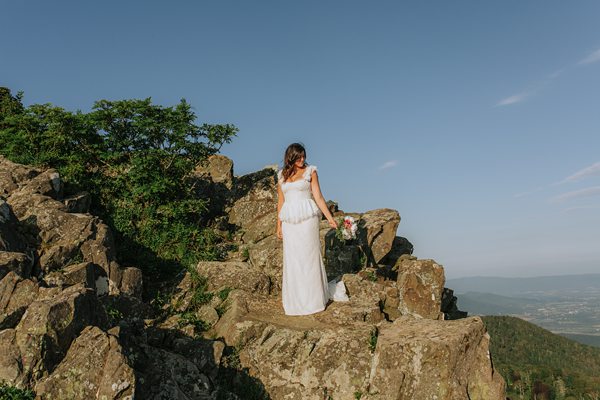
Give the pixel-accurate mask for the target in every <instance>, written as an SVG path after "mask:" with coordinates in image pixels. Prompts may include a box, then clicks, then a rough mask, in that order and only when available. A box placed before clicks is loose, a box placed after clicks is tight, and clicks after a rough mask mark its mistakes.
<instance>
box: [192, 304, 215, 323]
mask: <svg viewBox="0 0 600 400" xmlns="http://www.w3.org/2000/svg"><path fill="white" fill-rule="evenodd" d="M196 316H197V317H198V318H199V319H200V320H202V321H204V322H206V323H207V324H208V325H209V326H213V325H214V324H215V323H216V322H217V321H218V320H219V314H218V313H217V310H215V309H214V308H213V307H211V306H209V305H206V304H205V305H203V306H201V307H200V308H199V309H198V311H196Z"/></svg>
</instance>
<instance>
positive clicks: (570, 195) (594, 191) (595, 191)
mask: <svg viewBox="0 0 600 400" xmlns="http://www.w3.org/2000/svg"><path fill="white" fill-rule="evenodd" d="M592 196H600V186H592V187H589V188H585V189H580V190H574V191H572V192H567V193H563V194H561V195H558V196H555V197H553V198H552V199H551V200H552V201H554V202H560V203H562V202H564V201H567V200H573V199H579V198H582V197H592Z"/></svg>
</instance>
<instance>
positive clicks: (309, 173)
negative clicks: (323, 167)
mask: <svg viewBox="0 0 600 400" xmlns="http://www.w3.org/2000/svg"><path fill="white" fill-rule="evenodd" d="M316 170H317V166H316V165H309V166H308V167H306V171H304V179H306V180H307V181H309V182H310V180H311V179H310V177H311V176H312V173H313V171H316Z"/></svg>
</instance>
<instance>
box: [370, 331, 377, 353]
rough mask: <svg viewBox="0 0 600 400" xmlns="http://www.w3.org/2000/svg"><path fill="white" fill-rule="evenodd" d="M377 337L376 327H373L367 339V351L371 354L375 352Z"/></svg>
mask: <svg viewBox="0 0 600 400" xmlns="http://www.w3.org/2000/svg"><path fill="white" fill-rule="evenodd" d="M378 337H379V329H377V327H376V326H374V327H373V329H372V330H371V336H370V337H369V350H371V353H373V352H374V351H375V348H376V347H377V338H378Z"/></svg>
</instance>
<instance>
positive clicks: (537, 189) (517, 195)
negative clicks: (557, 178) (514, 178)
mask: <svg viewBox="0 0 600 400" xmlns="http://www.w3.org/2000/svg"><path fill="white" fill-rule="evenodd" d="M543 189H544V187H543V186H540V187H537V188H535V189H533V190H530V191H527V192H523V193H517V194H515V195H514V196H513V197H514V198H516V199H518V198H519V197H525V196H529V195H530V194H534V193H537V192H539V191H541V190H543Z"/></svg>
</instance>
